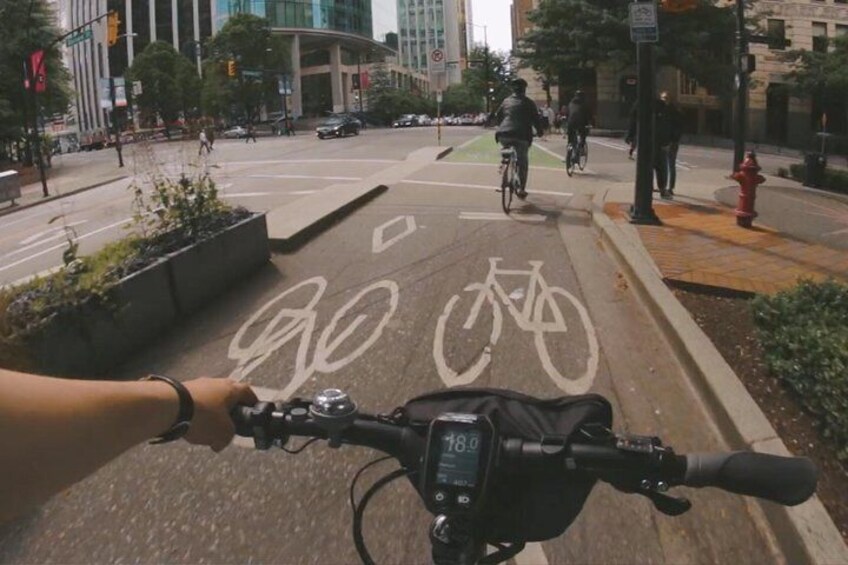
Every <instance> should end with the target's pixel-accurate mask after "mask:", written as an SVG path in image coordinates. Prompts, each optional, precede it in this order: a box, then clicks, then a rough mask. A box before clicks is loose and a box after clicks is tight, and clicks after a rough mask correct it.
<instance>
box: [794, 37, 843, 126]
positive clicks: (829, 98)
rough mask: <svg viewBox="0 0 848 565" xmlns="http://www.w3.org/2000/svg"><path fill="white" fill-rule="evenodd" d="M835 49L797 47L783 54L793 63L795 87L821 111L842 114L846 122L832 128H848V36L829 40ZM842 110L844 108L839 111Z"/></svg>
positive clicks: (796, 91) (795, 89) (796, 90)
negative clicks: (813, 49)
mask: <svg viewBox="0 0 848 565" xmlns="http://www.w3.org/2000/svg"><path fill="white" fill-rule="evenodd" d="M829 44H830V45H831V46H832V47H833V48H832V49H825V50H824V51H821V52H819V51H808V50H806V49H798V50H793V51H789V52H787V53H786V54H785V55H784V58H785V59H786V60H787V61H790V62H792V63H794V70H792V72H790V73H789V74H788V75H787V76H788V78H789V79H790V81H792V83H793V90H794V91H795V93H796V94H799V95H801V96H809V97H810V98H812V99H813V100H814V101H815V103H816V104H817V109H818V110H819V111H820V112H827V113H828V114H830V115H833V114H837V115H839V114H841V117H842V120H843V123H841V124H837V125H836V126H835V127H834V126H833V125H831V126H830V129H831V130H837V131H840V130H841V131H846V130H848V111H846V110H848V36H842V37H837V38H835V39H833V40H831V41H830V42H829ZM840 110H841V111H840Z"/></svg>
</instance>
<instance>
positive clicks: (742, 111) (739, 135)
mask: <svg viewBox="0 0 848 565" xmlns="http://www.w3.org/2000/svg"><path fill="white" fill-rule="evenodd" d="M747 54H748V37H747V35H746V33H745V2H744V0H736V113H735V115H734V118H735V119H734V124H733V126H734V127H733V170H734V171H738V170H739V165H740V164H741V163H742V160H743V159H744V158H745V138H746V137H747V121H748V69H747V68H746V66H747V59H748V57H747Z"/></svg>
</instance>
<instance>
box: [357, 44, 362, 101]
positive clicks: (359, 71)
mask: <svg viewBox="0 0 848 565" xmlns="http://www.w3.org/2000/svg"><path fill="white" fill-rule="evenodd" d="M356 76H357V79H356V90H357V94H358V95H359V113H360V114H361V113H362V53H360V52H358V51H357V53H356Z"/></svg>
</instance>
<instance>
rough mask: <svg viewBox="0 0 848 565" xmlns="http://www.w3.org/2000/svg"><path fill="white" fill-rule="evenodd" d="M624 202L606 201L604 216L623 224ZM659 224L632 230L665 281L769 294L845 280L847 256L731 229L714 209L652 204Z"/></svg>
mask: <svg viewBox="0 0 848 565" xmlns="http://www.w3.org/2000/svg"><path fill="white" fill-rule="evenodd" d="M628 207H629V205H628V204H620V203H607V204H606V205H605V206H604V211H605V212H606V214H607V215H608V216H609V217H610V218H612V219H613V220H615V221H622V222H623V221H626V219H625V212H626V211H627V209H628ZM654 211H655V212H656V213H657V216H659V218H660V220H662V222H663V225H661V226H637V228H638V232H639V236H640V237H641V239H642V243H643V244H644V245H645V248H646V249H647V250H648V252H649V253H650V254H651V257H652V258H653V259H654V262H655V263H656V264H657V267H658V268H659V269H660V271H661V272H662V275H663V277H664V278H665V279H667V280H672V281H681V282H687V283H695V284H701V285H705V286H713V287H721V288H729V289H733V290H739V291H743V292H756V293H766V294H773V293H775V292H777V291H779V290H783V289H786V288H789V287H792V286H794V285H795V284H796V283H797V282H798V279H800V278H808V279H813V280H824V279H827V278H829V277H832V278H835V279H840V280H842V281H845V282H848V253H846V252H844V251H840V250H836V249H830V248H828V247H824V246H821V245H816V244H811V243H805V242H802V241H799V240H797V239H792V238H790V237H788V236H786V235H783V234H781V233H779V232H777V231H775V230H772V229H769V228H765V227H760V226H756V221H755V226H754V228H752V229H745V228H741V227H739V226H737V225H736V216H735V215H734V214H733V212H731V211H729V210H727V209H725V208H721V207H719V206H700V205H692V204H684V203H674V204H657V205H656V206H654Z"/></svg>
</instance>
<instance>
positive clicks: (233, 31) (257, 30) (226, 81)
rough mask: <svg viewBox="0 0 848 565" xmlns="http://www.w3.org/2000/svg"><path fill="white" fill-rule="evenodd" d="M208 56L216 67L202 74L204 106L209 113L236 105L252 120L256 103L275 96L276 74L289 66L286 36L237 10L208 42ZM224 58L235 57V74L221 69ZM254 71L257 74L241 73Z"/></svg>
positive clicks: (267, 23) (276, 93)
mask: <svg viewBox="0 0 848 565" xmlns="http://www.w3.org/2000/svg"><path fill="white" fill-rule="evenodd" d="M207 48H208V50H209V52H210V60H211V61H212V63H213V64H215V65H217V68H216V69H215V70H213V71H212V72H209V73H206V74H205V75H204V80H205V84H204V86H203V99H204V110H206V111H207V113H208V114H210V115H215V114H216V113H221V112H223V110H224V109H225V108H228V109H229V108H233V107H238V108H240V111H239V113H243V114H244V116H245V117H246V118H247V119H248V120H250V121H253V120H255V119H256V117H257V115H258V114H259V107H260V105H261V104H262V103H263V102H265V103H268V102H270V101H272V100H276V99H278V98H279V93H278V92H277V76H278V75H279V74H282V73H288V72H290V69H291V48H290V45H289V40H288V39H286V38H284V37H283V36H280V35H274V34H272V33H271V27H270V24H269V22H268V20H266V19H265V18H260V17H258V16H255V15H253V14H247V13H240V14H236V15H234V16H232V17H231V18H229V19H228V20H227V23H225V24H224V26H223V27H222V28H221V31H219V32H218V33H217V34H216V35H215V36H214V37H213V38H212V39H211V40H210V41H209V43H208V45H207ZM228 61H235V62H236V67H237V69H238V76H237V77H234V78H232V77H227V76H226V74H225V73H224V72H223V69H224V68H225V67H226V64H227V62H228ZM244 71H258V72H261V73H262V76H261V77H258V78H253V77H248V76H244V74H243V72H244Z"/></svg>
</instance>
